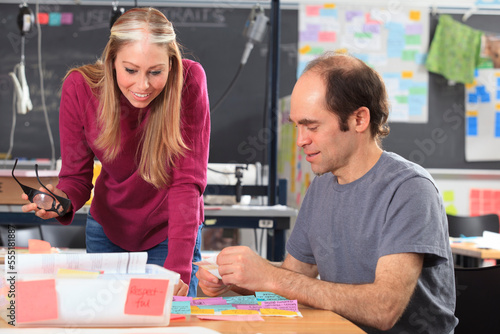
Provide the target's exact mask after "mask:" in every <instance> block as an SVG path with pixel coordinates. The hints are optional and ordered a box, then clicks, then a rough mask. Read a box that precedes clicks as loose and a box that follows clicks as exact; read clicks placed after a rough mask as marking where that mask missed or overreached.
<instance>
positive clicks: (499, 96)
mask: <svg viewBox="0 0 500 334" xmlns="http://www.w3.org/2000/svg"><path fill="white" fill-rule="evenodd" d="M497 100H500V90H497Z"/></svg>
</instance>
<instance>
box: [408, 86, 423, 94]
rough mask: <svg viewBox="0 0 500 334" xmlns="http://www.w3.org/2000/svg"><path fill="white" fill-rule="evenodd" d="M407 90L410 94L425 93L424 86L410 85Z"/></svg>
mask: <svg viewBox="0 0 500 334" xmlns="http://www.w3.org/2000/svg"><path fill="white" fill-rule="evenodd" d="M409 92H410V94H412V95H425V94H427V88H426V87H410V89H409Z"/></svg>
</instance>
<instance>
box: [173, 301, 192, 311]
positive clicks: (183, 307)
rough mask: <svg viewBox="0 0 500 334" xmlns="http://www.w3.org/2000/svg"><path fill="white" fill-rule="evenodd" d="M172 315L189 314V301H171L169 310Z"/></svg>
mask: <svg viewBox="0 0 500 334" xmlns="http://www.w3.org/2000/svg"><path fill="white" fill-rule="evenodd" d="M170 313H172V314H191V303H190V302H189V301H187V300H186V301H179V302H176V301H173V302H172V308H171V310H170Z"/></svg>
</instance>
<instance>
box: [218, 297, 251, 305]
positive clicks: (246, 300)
mask: <svg viewBox="0 0 500 334" xmlns="http://www.w3.org/2000/svg"><path fill="white" fill-rule="evenodd" d="M224 299H225V300H226V302H227V303H228V304H239V305H256V304H258V301H257V298H255V296H251V295H250V296H231V297H224Z"/></svg>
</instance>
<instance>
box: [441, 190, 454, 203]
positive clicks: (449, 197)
mask: <svg viewBox="0 0 500 334" xmlns="http://www.w3.org/2000/svg"><path fill="white" fill-rule="evenodd" d="M454 200H455V192H454V191H452V190H446V191H444V192H443V201H445V202H453V201H454Z"/></svg>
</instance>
